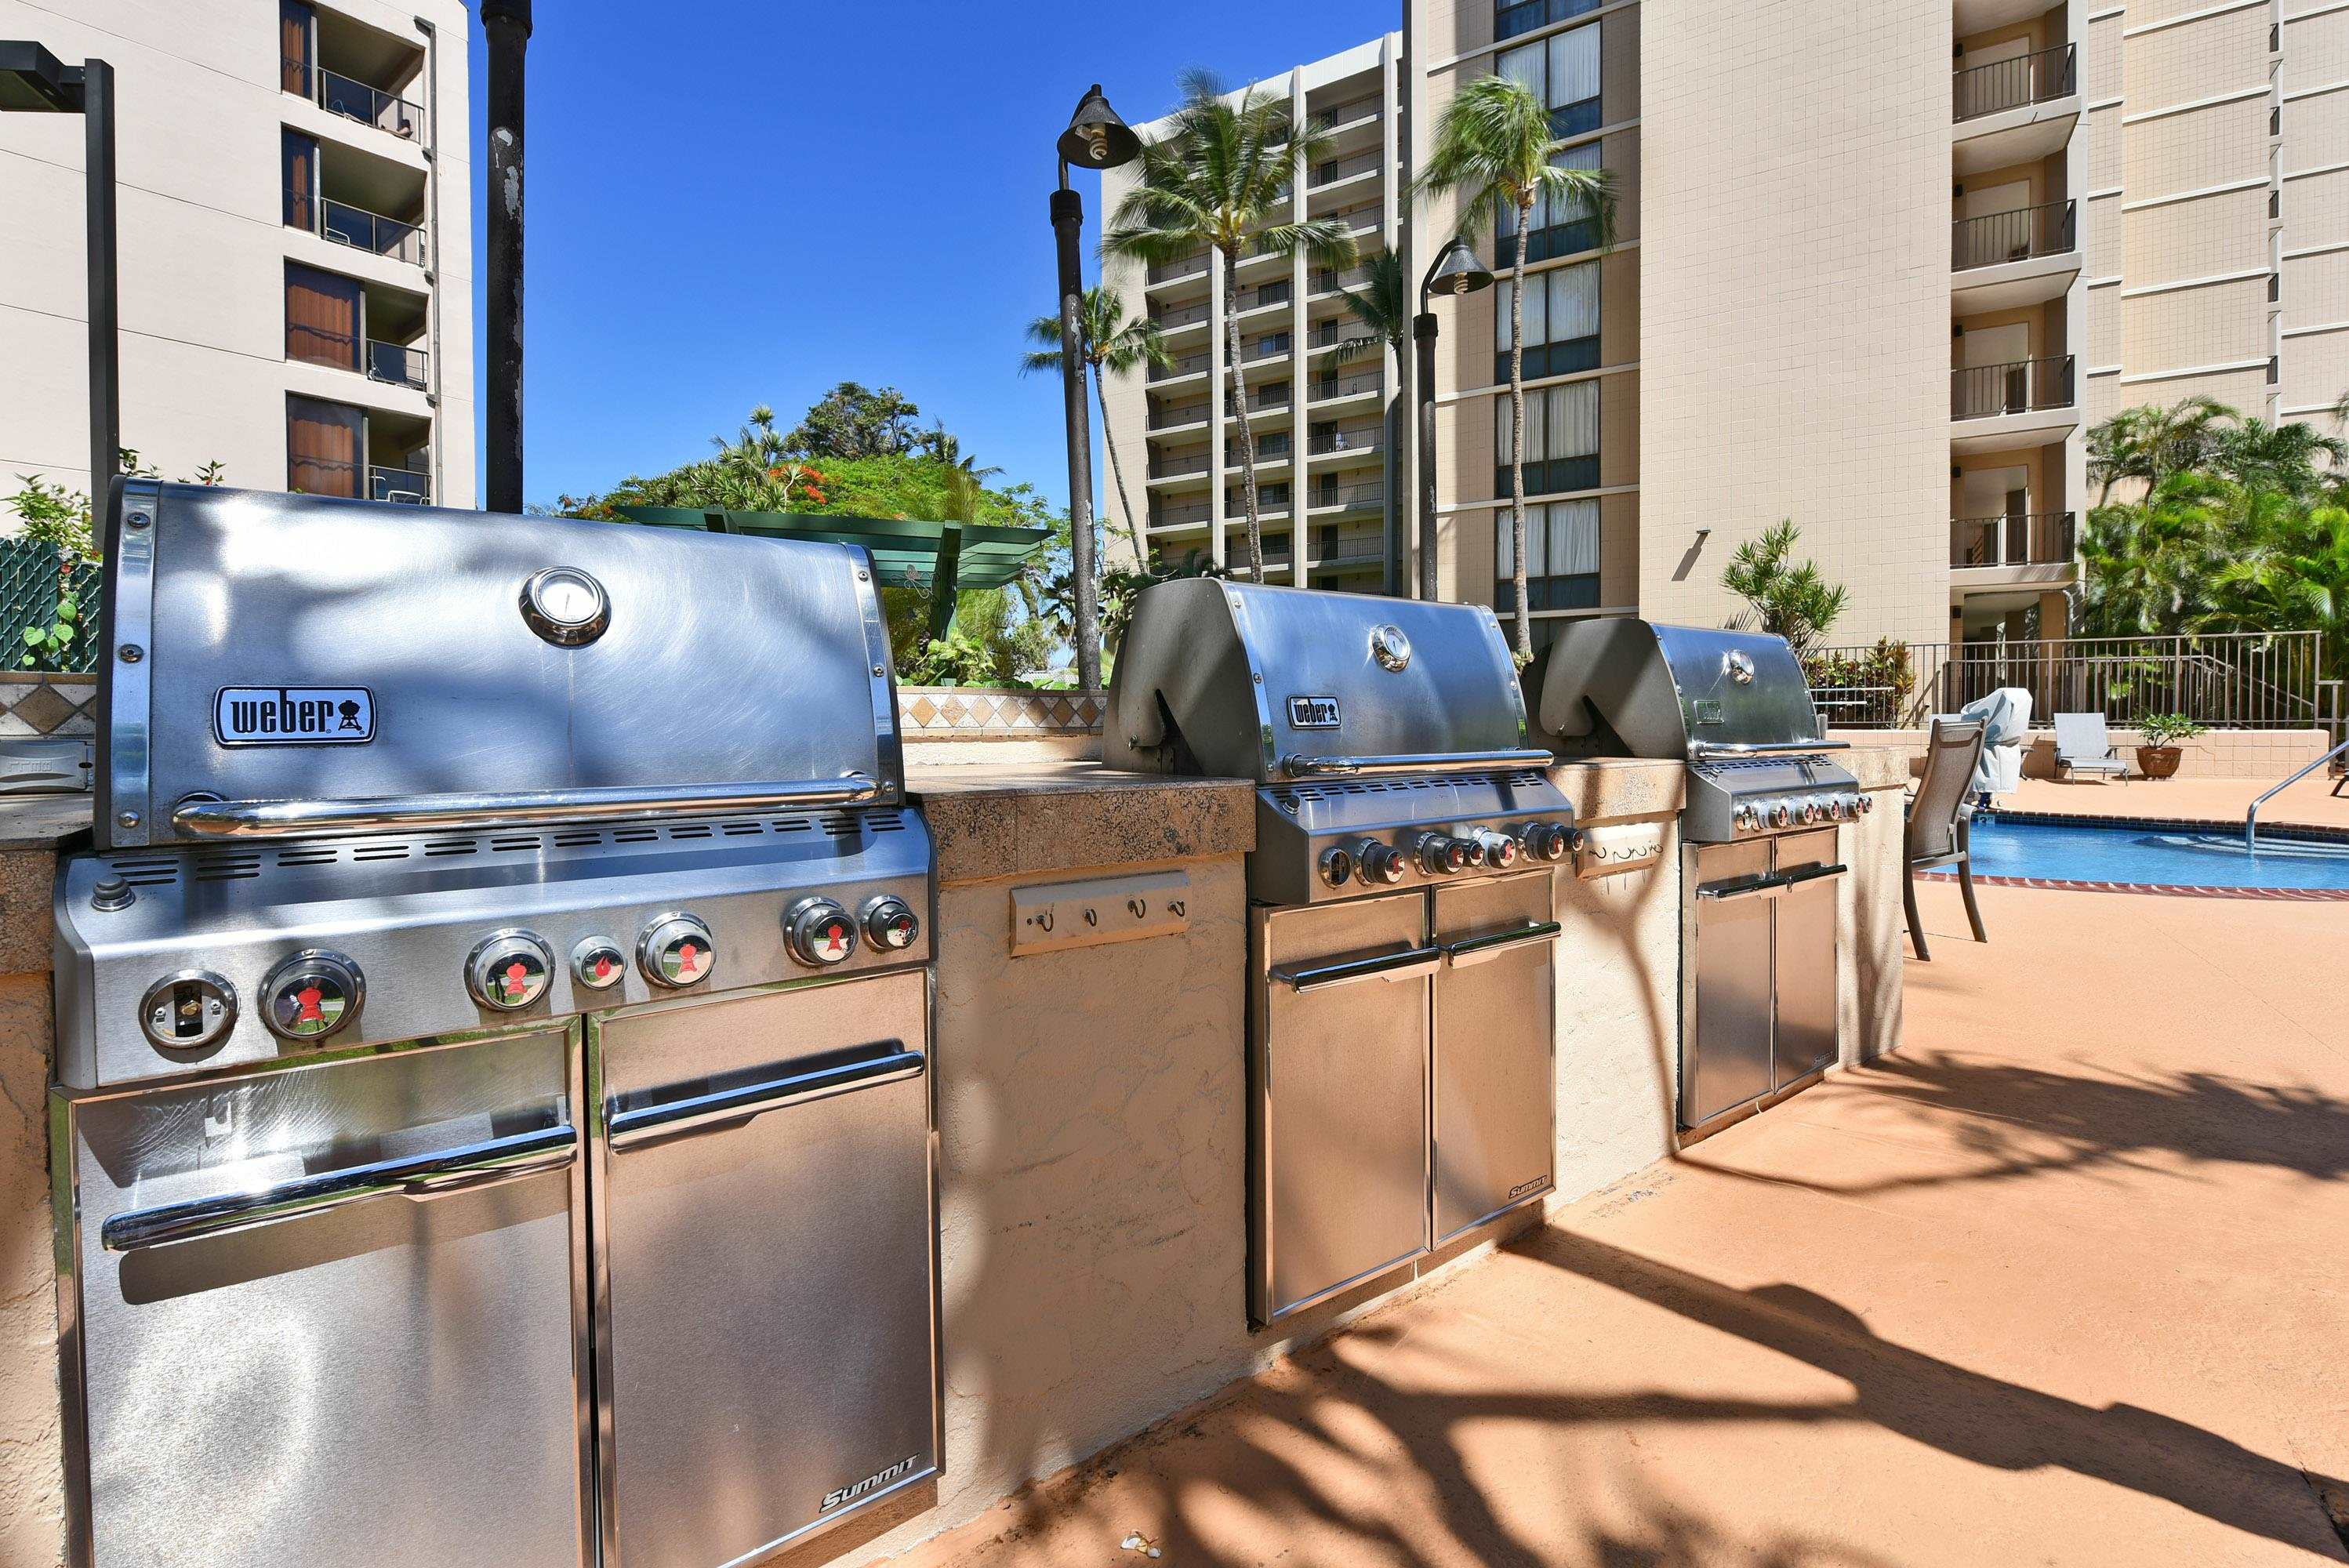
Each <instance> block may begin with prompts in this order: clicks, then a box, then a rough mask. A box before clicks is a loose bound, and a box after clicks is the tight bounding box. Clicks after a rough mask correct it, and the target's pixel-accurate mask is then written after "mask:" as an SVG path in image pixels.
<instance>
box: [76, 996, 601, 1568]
mask: <svg viewBox="0 0 2349 1568" xmlns="http://www.w3.org/2000/svg"><path fill="white" fill-rule="evenodd" d="M570 1041H571V1037H570V1036H568V1035H566V1034H565V1033H564V1032H561V1031H554V1030H549V1031H545V1032H542V1033H537V1034H532V1035H526V1036H522V1037H513V1038H508V1039H502V1040H484V1041H479V1042H475V1043H472V1044H469V1045H462V1046H452V1047H436V1048H432V1049H421V1050H412V1051H403V1052H398V1053H394V1054H391V1055H388V1056H381V1057H362V1058H358V1059H355V1060H348V1061H343V1062H333V1063H318V1064H315V1065H312V1066H308V1067H300V1068H287V1069H285V1070H283V1071H277V1072H268V1073H257V1074H253V1075H250V1076H246V1077H239V1078H215V1079H212V1080H211V1081H208V1082H205V1083H202V1084H196V1085H189V1086H184V1087H181V1088H163V1089H154V1090H149V1091H147V1092H144V1093H139V1094H129V1095H123V1096H119V1097H116V1098H109V1099H85V1100H81V1101H78V1102H76V1103H73V1104H71V1105H69V1106H68V1107H67V1108H66V1115H67V1125H68V1127H69V1128H70V1134H69V1143H68V1148H67V1150H60V1151H59V1153H60V1157H61V1158H67V1159H70V1161H71V1166H70V1171H71V1175H72V1178H73V1181H74V1183H75V1190H76V1191H75V1197H76V1220H77V1222H78V1226H77V1229H78V1233H77V1235H76V1238H75V1248H74V1253H73V1256H74V1258H75V1261H76V1264H77V1269H78V1273H77V1276H76V1277H75V1278H73V1279H72V1280H69V1281H68V1282H67V1291H66V1293H65V1294H64V1295H63V1297H62V1299H64V1300H66V1301H67V1303H68V1304H69V1305H76V1306H78V1312H69V1313H68V1315H67V1322H66V1323H65V1325H64V1328H65V1331H66V1380H67V1395H68V1398H69V1399H71V1398H72V1396H73V1393H74V1387H73V1386H74V1383H75V1380H76V1378H77V1377H78V1380H79V1393H80V1396H81V1401H80V1406H79V1409H80V1411H81V1413H82V1427H83V1430H84V1432H85V1434H86V1437H87V1440H88V1450H87V1465H86V1466H84V1465H82V1464H81V1463H79V1462H78V1461H77V1462H76V1464H75V1465H74V1470H75V1471H76V1487H77V1493H78V1495H77V1498H76V1506H75V1509H74V1513H75V1515H76V1517H75V1520H74V1526H73V1538H74V1539H73V1555H74V1560H75V1561H76V1562H77V1563H94V1564H97V1565H98V1568H282V1565H283V1564H285V1563H367V1564H369V1565H370V1568H448V1565H449V1564H451V1563H479V1562H481V1561H483V1560H484V1555H485V1553H486V1554H487V1555H488V1556H489V1557H493V1558H494V1559H495V1560H496V1561H497V1562H498V1563H514V1564H529V1565H532V1568H577V1564H579V1563H582V1562H583V1561H585V1560H587V1558H588V1555H589V1553H590V1552H591V1550H592V1548H591V1544H590V1542H589V1540H588V1536H587V1532H586V1530H585V1526H584V1524H583V1503H584V1502H585V1500H586V1499H587V1498H588V1497H589V1496H590V1494H589V1492H588V1491H587V1489H586V1480H587V1477H586V1474H585V1462H584V1460H585V1443H586V1439H587V1427H586V1422H585V1417H586V1413H587V1412H586V1408H585V1387H586V1384H587V1367H586V1363H585V1352H584V1345H583V1340H582V1315H581V1314H580V1313H579V1312H577V1311H576V1310H574V1284H581V1283H584V1273H585V1264H584V1246H585V1228H584V1221H577V1220H575V1216H577V1215H579V1214H581V1213H582V1212H584V1202H583V1199H584V1186H582V1185H581V1171H582V1166H583V1164H584V1161H583V1160H582V1158H581V1156H580V1153H579V1147H578V1146H579V1137H578V1134H577V1133H575V1132H574V1130H572V1126H571V1121H572V1117H571V1109H570V1107H571V1104H572V1096H571V1092H570V1083H569V1074H570V1070H571V1066H572V1063H573V1061H574V1056H575V1053H574V1050H573V1049H572V1048H571V1043H570ZM509 1157H510V1158H511V1159H512V1161H515V1163H512V1164H509V1165H507V1166H505V1167H504V1168H503V1169H502V1170H499V1169H494V1168H486V1169H485V1168H484V1167H485V1166H494V1164H495V1162H496V1161H499V1160H500V1159H502V1158H509ZM428 1188H430V1189H434V1190H437V1194H438V1195H432V1196H429V1201H423V1200H424V1198H425V1190H426V1189H428ZM574 1269H575V1270H577V1271H578V1275H577V1279H576V1280H575V1279H574ZM77 1352H78V1354H77ZM84 1484H86V1486H87V1492H86V1494H81V1493H80V1488H81V1487H82V1486H83V1485H84Z"/></svg>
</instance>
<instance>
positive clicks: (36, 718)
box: [0, 670, 98, 738]
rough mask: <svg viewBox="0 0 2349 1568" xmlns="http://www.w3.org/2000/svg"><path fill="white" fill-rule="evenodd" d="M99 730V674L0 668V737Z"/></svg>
mask: <svg viewBox="0 0 2349 1568" xmlns="http://www.w3.org/2000/svg"><path fill="white" fill-rule="evenodd" d="M97 731H98V677H97V676H86V675H68V676H49V675H41V674H38V673H36V672H32V671H26V670H5V671H0V737H13V738H24V737H27V736H42V735H66V736H77V737H78V736H85V735H94V734H96V733H97Z"/></svg>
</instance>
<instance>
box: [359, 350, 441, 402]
mask: <svg viewBox="0 0 2349 1568" xmlns="http://www.w3.org/2000/svg"><path fill="white" fill-rule="evenodd" d="M429 368H430V366H429V363H428V361H427V358H426V356H425V352H424V350H422V349H420V348H410V347H409V346H407V345H405V344H400V343H378V342H377V341H376V340H375V339H374V338H372V337H370V338H368V339H367V378H368V379H369V380H372V381H388V382H389V383H391V385H393V386H395V387H415V388H416V389H417V390H418V391H419V392H420V391H422V390H423V389H424V388H425V387H426V386H427V385H429V379H430V378H429V376H428V375H427V374H426V373H427V371H428V370H429Z"/></svg>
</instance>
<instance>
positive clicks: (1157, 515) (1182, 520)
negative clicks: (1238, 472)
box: [1150, 500, 1215, 528]
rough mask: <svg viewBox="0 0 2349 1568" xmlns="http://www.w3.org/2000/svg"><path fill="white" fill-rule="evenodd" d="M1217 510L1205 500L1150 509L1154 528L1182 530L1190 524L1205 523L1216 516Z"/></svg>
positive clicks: (1151, 523) (1187, 501)
mask: <svg viewBox="0 0 2349 1568" xmlns="http://www.w3.org/2000/svg"><path fill="white" fill-rule="evenodd" d="M1214 512H1215V508H1213V507H1211V506H1209V505H1208V504H1207V503H1206V501H1203V500H1186V501H1183V502H1181V503H1179V504H1177V505H1174V506H1154V507H1152V508H1151V509H1150V526H1151V527H1153V528H1181V527H1184V526H1185V525H1186V524H1189V523H1194V522H1205V521H1207V519H1208V518H1209V517H1210V516H1212V515H1214Z"/></svg>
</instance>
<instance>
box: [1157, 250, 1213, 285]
mask: <svg viewBox="0 0 2349 1568" xmlns="http://www.w3.org/2000/svg"><path fill="white" fill-rule="evenodd" d="M1206 270H1207V255H1206V252H1204V251H1202V252H1201V253H1199V254H1197V255H1195V256H1188V257H1185V259H1184V260H1182V261H1179V262H1162V263H1158V264H1157V265H1155V266H1154V267H1152V268H1151V269H1150V281H1151V283H1152V284H1171V283H1174V282H1176V281H1177V280H1179V279H1182V278H1190V277H1196V276H1198V275H1199V274H1200V273H1204V272H1206Z"/></svg>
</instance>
